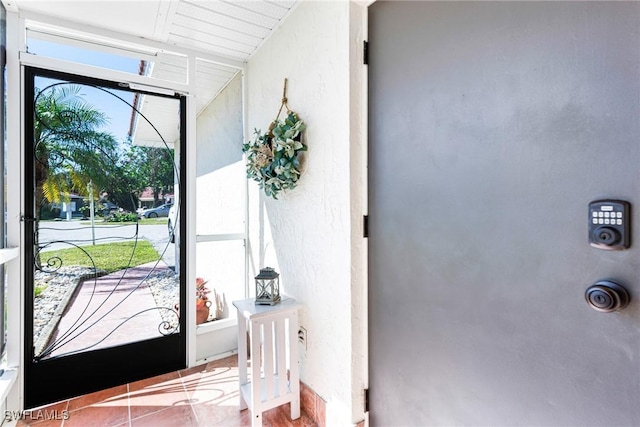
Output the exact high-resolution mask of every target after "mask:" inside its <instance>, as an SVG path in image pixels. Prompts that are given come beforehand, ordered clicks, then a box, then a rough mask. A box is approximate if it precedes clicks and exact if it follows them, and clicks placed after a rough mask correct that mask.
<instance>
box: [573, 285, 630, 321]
mask: <svg viewBox="0 0 640 427" xmlns="http://www.w3.org/2000/svg"><path fill="white" fill-rule="evenodd" d="M584 297H585V299H586V300H587V304H589V307H591V308H593V309H594V310H597V311H600V312H602V313H611V312H613V311H618V310H622V309H623V308H625V307H626V306H627V305H628V304H629V299H630V298H629V293H628V292H627V290H626V289H625V288H624V287H623V286H622V285H621V284H619V283H616V282H614V281H612V280H600V281H598V282H596V283H595V284H594V285H592V286H590V287H589V288H588V289H587V291H586V292H585V294H584Z"/></svg>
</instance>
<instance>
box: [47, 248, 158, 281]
mask: <svg viewBox="0 0 640 427" xmlns="http://www.w3.org/2000/svg"><path fill="white" fill-rule="evenodd" d="M133 249H134V242H117V243H105V244H102V245H95V246H83V247H82V249H79V248H71V249H60V250H54V251H47V252H44V253H42V254H41V256H42V257H43V259H44V260H46V259H51V258H53V257H58V258H60V259H61V260H62V265H74V266H76V265H77V266H84V267H93V264H92V260H91V259H93V262H94V263H95V265H96V267H97V268H98V269H100V270H104V271H106V272H107V273H113V272H114V271H118V270H123V269H125V268H127V267H135V266H137V265H140V264H146V263H148V262H152V261H157V260H159V259H160V255H158V252H157V251H156V250H155V249H154V248H153V246H152V245H151V243H149V242H148V241H146V240H139V241H138V244H137V246H136V248H135V252H134V253H133V259H131V253H132V252H133ZM84 251H86V253H85V252H84ZM87 253H88V255H87ZM89 256H90V257H91V259H90V258H89ZM130 259H131V261H129V260H130ZM45 262H46V261H45Z"/></svg>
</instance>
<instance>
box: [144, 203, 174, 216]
mask: <svg viewBox="0 0 640 427" xmlns="http://www.w3.org/2000/svg"><path fill="white" fill-rule="evenodd" d="M171 206H173V203H165V204H164V205H160V206H158V207H155V208H151V209H144V210H142V211H141V212H139V213H138V216H139V217H140V218H158V217H160V216H169V210H170V209H171Z"/></svg>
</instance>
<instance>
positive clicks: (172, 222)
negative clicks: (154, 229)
mask: <svg viewBox="0 0 640 427" xmlns="http://www.w3.org/2000/svg"><path fill="white" fill-rule="evenodd" d="M177 214H178V210H177V209H176V206H171V209H169V220H168V221H167V228H168V230H169V240H170V241H171V243H175V241H176V235H175V231H174V227H175V226H176V222H177V220H178V216H177Z"/></svg>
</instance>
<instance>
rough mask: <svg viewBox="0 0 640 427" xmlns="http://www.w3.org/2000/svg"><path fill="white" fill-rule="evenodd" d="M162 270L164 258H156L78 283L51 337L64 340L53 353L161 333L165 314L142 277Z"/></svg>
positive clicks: (81, 349) (74, 350)
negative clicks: (159, 308) (163, 314)
mask: <svg viewBox="0 0 640 427" xmlns="http://www.w3.org/2000/svg"><path fill="white" fill-rule="evenodd" d="M154 267H155V268H154ZM163 270H169V267H167V265H166V264H165V263H164V262H162V261H160V262H159V263H157V266H156V262H153V263H148V264H143V265H140V266H137V267H134V268H130V269H128V270H123V271H118V272H115V273H112V274H109V275H106V276H102V277H99V278H96V279H89V280H86V281H85V282H83V283H82V284H81V285H79V286H78V289H77V290H76V293H75V296H74V297H73V298H72V299H71V300H70V301H69V303H68V305H67V308H66V310H65V312H64V313H63V315H62V318H61V319H60V322H59V324H58V327H57V329H56V331H55V332H54V334H52V338H51V341H49V342H50V343H51V342H53V340H60V341H61V343H60V344H56V347H57V349H56V350H54V351H53V352H52V353H51V355H52V356H57V355H62V354H65V353H69V352H76V351H83V350H95V349H98V348H105V347H112V346H115V345H120V344H125V343H130V342H135V341H140V340H144V339H149V338H156V337H159V336H160V333H159V327H160V324H161V323H162V317H161V316H160V312H159V310H157V309H155V308H156V303H155V300H154V298H153V295H152V294H151V291H150V290H149V287H148V286H147V284H146V283H143V282H142V281H143V280H144V279H145V278H146V277H147V275H148V274H149V273H151V272H158V271H163ZM62 343H64V344H62Z"/></svg>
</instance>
